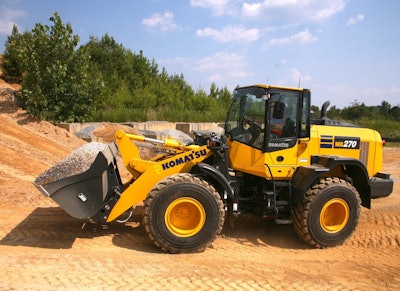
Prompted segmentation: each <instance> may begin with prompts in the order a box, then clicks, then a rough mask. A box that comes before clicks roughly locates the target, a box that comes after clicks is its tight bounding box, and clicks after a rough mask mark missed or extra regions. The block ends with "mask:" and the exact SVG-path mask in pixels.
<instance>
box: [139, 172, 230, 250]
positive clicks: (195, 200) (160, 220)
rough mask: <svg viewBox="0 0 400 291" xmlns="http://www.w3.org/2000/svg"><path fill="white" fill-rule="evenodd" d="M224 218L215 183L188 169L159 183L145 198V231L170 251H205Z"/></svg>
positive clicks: (217, 232)
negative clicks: (195, 174)
mask: <svg viewBox="0 0 400 291" xmlns="http://www.w3.org/2000/svg"><path fill="white" fill-rule="evenodd" d="M224 219H225V210H224V205H223V203H222V200H221V198H220V196H219V194H218V192H217V191H216V190H215V189H214V187H213V186H211V185H210V184H209V183H207V182H206V181H204V180H201V179H199V178H197V177H195V176H193V175H191V174H187V173H184V174H177V175H173V176H171V177H168V178H166V179H165V180H163V181H161V182H160V183H158V184H157V186H156V187H154V189H153V190H152V191H151V192H150V193H149V195H148V197H147V198H146V200H145V202H144V216H143V224H144V227H145V230H146V233H147V235H148V236H149V238H150V239H151V240H152V241H153V242H154V243H155V244H156V245H157V246H158V247H160V248H161V249H162V250H164V251H166V252H168V253H193V252H201V251H204V249H205V248H206V247H207V246H208V245H210V243H211V242H212V241H213V240H214V239H215V238H216V237H217V235H218V234H219V233H220V232H221V230H222V226H223V224H224Z"/></svg>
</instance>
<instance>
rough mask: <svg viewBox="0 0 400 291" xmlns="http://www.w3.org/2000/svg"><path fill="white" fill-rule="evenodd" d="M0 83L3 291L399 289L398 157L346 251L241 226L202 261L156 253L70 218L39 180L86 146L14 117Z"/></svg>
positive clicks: (391, 158)
mask: <svg viewBox="0 0 400 291" xmlns="http://www.w3.org/2000/svg"><path fill="white" fill-rule="evenodd" d="M7 88H10V89H14V88H16V87H15V86H12V85H8V84H6V83H4V82H2V81H1V80H0V207H1V211H0V265H1V272H0V290H39V289H40V290H56V289H57V290H179V289H180V290H195V289H200V290H210V289H211V290H253V289H254V290H399V289H400V195H399V191H400V189H399V186H398V185H399V181H400V167H399V166H400V149H398V148H385V149H384V170H385V171H386V172H389V173H391V174H392V178H393V179H394V180H395V190H394V193H393V194H392V195H391V196H390V197H388V198H385V199H378V200H374V201H373V204H372V209H371V210H368V209H363V210H362V213H361V219H360V223H359V226H358V228H357V230H356V231H355V233H354V234H353V236H352V237H351V238H350V239H349V240H348V241H346V243H345V244H344V245H342V246H339V247H335V248H329V249H313V248H311V247H309V246H308V245H307V244H305V243H304V242H303V241H302V240H301V239H299V238H298V237H297V236H296V235H295V233H294V231H293V229H292V226H291V225H284V226H282V225H275V224H274V223H273V222H270V221H263V220H259V219H257V218H250V217H247V218H240V219H238V221H237V228H236V229H235V230H234V231H232V230H230V229H229V228H228V227H226V228H225V229H224V230H223V233H222V235H221V236H219V237H218V238H217V239H216V240H215V241H214V243H213V245H212V247H210V248H208V249H207V250H206V251H205V252H203V253H199V254H182V255H169V254H165V253H162V252H160V250H159V249H158V248H156V247H155V246H153V244H152V243H151V242H150V240H149V239H148V238H147V236H146V235H145V232H144V229H143V227H142V225H141V223H140V222H135V221H132V222H129V223H126V224H117V223H115V224H114V223H113V224H110V225H108V226H106V227H104V226H103V227H102V226H100V225H96V224H91V223H89V222H88V221H82V220H77V219H74V218H71V217H70V216H68V215H67V214H66V213H65V212H64V211H63V210H62V209H60V208H59V207H57V205H56V204H55V203H53V202H52V201H51V199H48V198H45V197H44V196H43V195H42V194H41V193H40V192H39V191H38V190H37V189H36V188H35V187H34V186H33V185H32V182H33V180H34V179H35V178H36V177H37V176H38V175H39V174H41V173H42V172H43V171H44V170H46V169H48V168H49V167H50V166H51V165H53V164H55V163H56V162H57V161H59V160H60V159H61V158H63V157H65V156H66V155H67V154H69V153H70V152H71V151H73V150H74V149H76V148H78V147H79V146H81V145H83V144H84V143H85V142H84V141H82V140H80V139H78V138H76V137H74V136H72V135H71V134H69V133H68V132H67V131H65V130H63V129H60V128H58V127H55V126H53V125H51V124H49V123H47V122H38V121H35V120H34V119H32V118H30V117H29V116H28V115H27V114H26V113H25V112H24V111H23V110H21V109H18V108H17V107H16V106H15V105H14V103H13V102H12V100H11V99H10V98H9V97H6V96H8V94H7V92H8V91H7V90H9V89H7Z"/></svg>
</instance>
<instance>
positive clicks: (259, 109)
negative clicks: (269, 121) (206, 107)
mask: <svg viewBox="0 0 400 291" xmlns="http://www.w3.org/2000/svg"><path fill="white" fill-rule="evenodd" d="M266 99H267V91H266V89H264V88H260V87H246V88H239V89H236V90H235V91H234V92H233V101H232V105H231V108H230V111H229V113H228V118H227V121H226V124H225V132H226V133H228V134H230V136H231V138H232V139H235V140H238V141H241V142H243V143H246V144H249V145H252V144H253V143H254V142H255V141H256V140H257V137H258V136H259V135H260V133H261V132H263V130H264V127H265V122H264V120H265V100H266ZM262 145H263V140H260V141H259V142H258V143H257V145H256V147H258V148H261V147H262Z"/></svg>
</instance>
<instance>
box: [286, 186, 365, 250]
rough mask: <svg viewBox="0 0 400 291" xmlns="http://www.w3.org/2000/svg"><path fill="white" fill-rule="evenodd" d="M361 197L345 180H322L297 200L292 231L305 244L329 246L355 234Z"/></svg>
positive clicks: (319, 246) (338, 243) (321, 246)
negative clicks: (293, 230) (293, 229)
mask: <svg viewBox="0 0 400 291" xmlns="http://www.w3.org/2000/svg"><path fill="white" fill-rule="evenodd" d="M360 204H361V200H360V196H359V194H358V192H357V190H356V189H355V188H354V187H353V186H352V185H351V184H350V183H349V182H347V181H345V180H343V179H339V178H322V179H320V180H319V181H318V182H317V183H315V184H314V185H313V186H312V187H311V188H310V189H309V190H308V191H306V192H305V193H304V194H303V196H302V197H301V198H300V199H299V201H298V203H297V205H296V207H295V208H294V228H295V231H296V232H297V234H298V235H299V236H300V237H301V238H302V239H303V240H304V241H306V242H307V243H308V244H310V245H312V246H314V247H318V248H324V247H332V246H336V245H340V244H342V243H343V242H344V241H345V240H346V239H347V238H348V237H350V235H351V234H352V233H353V232H354V230H355V228H356V226H357V224H358V220H359V217H360Z"/></svg>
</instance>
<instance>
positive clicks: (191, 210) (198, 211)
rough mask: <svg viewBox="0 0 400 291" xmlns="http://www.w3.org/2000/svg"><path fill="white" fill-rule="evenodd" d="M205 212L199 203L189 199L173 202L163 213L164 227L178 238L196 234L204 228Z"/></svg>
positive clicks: (184, 198)
mask: <svg viewBox="0 0 400 291" xmlns="http://www.w3.org/2000/svg"><path fill="white" fill-rule="evenodd" d="M205 221H206V212H205V210H204V208H203V206H202V205H201V204H200V202H199V201H197V200H196V199H193V198H189V197H183V198H178V199H176V200H174V201H173V202H172V203H171V204H170V205H169V206H168V208H167V210H166V211H165V225H166V226H167V228H168V230H169V231H170V232H172V233H173V234H175V235H176V236H180V237H189V236H193V235H195V234H197V233H198V232H199V231H200V230H201V229H202V228H203V226H204V223H205Z"/></svg>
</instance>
